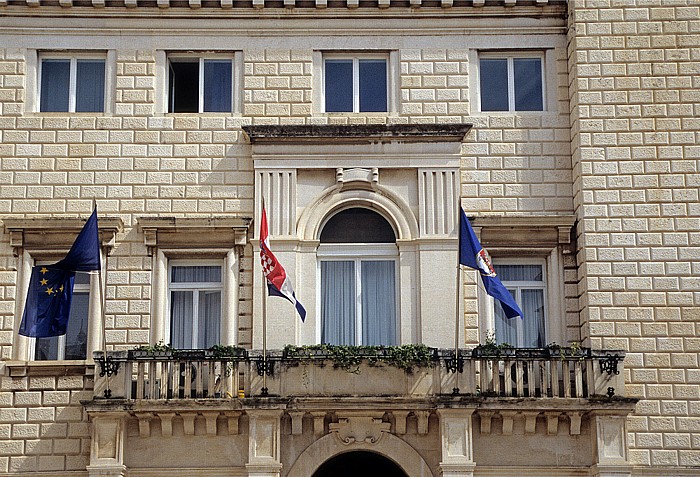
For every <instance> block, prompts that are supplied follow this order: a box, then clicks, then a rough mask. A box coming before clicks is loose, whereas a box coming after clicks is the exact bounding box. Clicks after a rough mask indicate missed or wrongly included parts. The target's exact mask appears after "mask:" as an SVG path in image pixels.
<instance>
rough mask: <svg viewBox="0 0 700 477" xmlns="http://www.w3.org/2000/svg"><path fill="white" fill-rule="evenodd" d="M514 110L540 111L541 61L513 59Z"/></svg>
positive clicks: (537, 59)
mask: <svg viewBox="0 0 700 477" xmlns="http://www.w3.org/2000/svg"><path fill="white" fill-rule="evenodd" d="M513 77H514V80H515V110H516V111H542V109H543V107H542V60H540V59H539V58H515V59H514V60H513Z"/></svg>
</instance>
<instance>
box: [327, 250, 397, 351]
mask: <svg viewBox="0 0 700 477" xmlns="http://www.w3.org/2000/svg"><path fill="white" fill-rule="evenodd" d="M316 256H317V267H316V283H318V284H319V287H318V289H317V290H316V309H317V310H319V319H318V322H317V323H318V324H317V327H316V342H317V343H320V342H321V327H322V325H323V323H322V317H321V287H320V284H321V283H322V282H321V262H329V261H335V262H341V261H353V262H354V263H355V286H356V290H355V300H356V301H355V345H358V346H361V345H362V344H363V343H362V293H361V290H362V276H361V274H362V269H361V263H362V262H363V261H371V260H385V261H393V262H394V293H395V299H394V303H395V307H396V309H395V310H394V316H395V319H396V322H395V323H394V326H395V327H396V328H395V330H396V337H395V338H396V343H394V344H399V343H400V342H401V314H400V310H399V307H400V303H401V302H400V291H401V284H400V283H399V280H400V275H399V249H398V247H397V246H396V244H376V243H362V244H321V245H319V247H318V250H317V252H316Z"/></svg>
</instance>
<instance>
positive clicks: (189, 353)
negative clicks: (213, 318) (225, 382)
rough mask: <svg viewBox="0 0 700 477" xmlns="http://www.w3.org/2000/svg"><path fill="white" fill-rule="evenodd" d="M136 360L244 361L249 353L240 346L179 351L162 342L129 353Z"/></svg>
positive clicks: (139, 347)
mask: <svg viewBox="0 0 700 477" xmlns="http://www.w3.org/2000/svg"><path fill="white" fill-rule="evenodd" d="M129 354H130V356H131V357H134V358H176V359H192V360H196V359H220V360H224V361H227V360H234V361H235V360H243V359H245V358H247V357H248V352H247V351H246V350H245V349H244V348H241V347H240V346H225V345H214V346H212V347H211V348H209V349H178V348H174V347H173V346H172V345H170V344H164V343H163V342H162V341H159V342H158V343H156V344H154V345H141V346H137V347H135V348H134V349H132V350H130V351H129Z"/></svg>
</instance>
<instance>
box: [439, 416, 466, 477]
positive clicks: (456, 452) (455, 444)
mask: <svg viewBox="0 0 700 477" xmlns="http://www.w3.org/2000/svg"><path fill="white" fill-rule="evenodd" d="M473 412H474V409H438V411H437V413H438V415H439V416H440V435H441V443H442V444H441V447H442V460H441V461H440V474H441V475H442V476H443V477H473V476H474V468H475V467H476V464H475V463H474V452H473V445H472V443H473V439H472V434H473V428H472V413H473Z"/></svg>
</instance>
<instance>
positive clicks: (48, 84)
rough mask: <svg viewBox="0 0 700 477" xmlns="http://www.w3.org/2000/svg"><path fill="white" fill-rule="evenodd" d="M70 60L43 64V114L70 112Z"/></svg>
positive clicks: (44, 61) (47, 61) (40, 106)
mask: <svg viewBox="0 0 700 477" xmlns="http://www.w3.org/2000/svg"><path fill="white" fill-rule="evenodd" d="M69 85H70V60H43V61H42V62H41V104H40V105H39V108H40V110H41V111H42V112H51V111H58V112H68V91H69Z"/></svg>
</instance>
